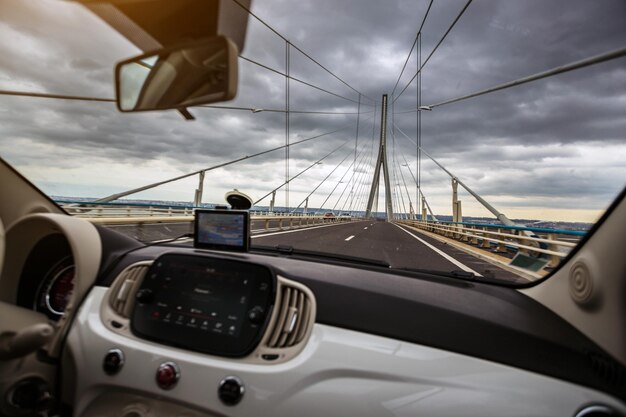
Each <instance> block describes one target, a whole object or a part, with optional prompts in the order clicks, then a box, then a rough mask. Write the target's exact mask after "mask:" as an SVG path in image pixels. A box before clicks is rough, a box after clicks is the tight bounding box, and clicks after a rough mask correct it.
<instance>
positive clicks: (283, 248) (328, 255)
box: [251, 245, 389, 268]
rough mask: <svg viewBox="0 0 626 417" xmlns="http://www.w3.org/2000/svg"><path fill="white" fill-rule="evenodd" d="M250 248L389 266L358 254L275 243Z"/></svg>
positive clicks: (283, 253)
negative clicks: (313, 249) (273, 244)
mask: <svg viewBox="0 0 626 417" xmlns="http://www.w3.org/2000/svg"><path fill="white" fill-rule="evenodd" d="M251 249H252V250H261V251H269V252H273V253H278V254H281V255H295V256H304V257H314V258H324V259H329V260H337V261H344V262H351V263H358V264H364V265H373V266H378V267H382V268H389V264H388V263H387V262H385V261H381V260H378V259H368V258H361V257H358V256H351V255H341V254H337V253H327V252H317V251H312V250H307V249H296V248H294V247H293V246H291V245H276V246H253V247H252V248H251Z"/></svg>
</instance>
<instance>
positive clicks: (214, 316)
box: [131, 254, 274, 356]
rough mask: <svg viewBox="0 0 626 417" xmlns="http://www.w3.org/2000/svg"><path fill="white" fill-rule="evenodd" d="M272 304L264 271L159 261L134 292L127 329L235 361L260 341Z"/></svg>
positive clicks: (185, 258)
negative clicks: (128, 327)
mask: <svg viewBox="0 0 626 417" xmlns="http://www.w3.org/2000/svg"><path fill="white" fill-rule="evenodd" d="M273 301H274V278H273V275H272V273H271V272H270V271H269V270H268V269H267V268H265V267H263V266H260V265H256V264H250V263H247V262H239V261H231V260H224V259H214V258H210V257H205V256H189V255H175V254H169V255H163V256H162V257H160V258H158V259H157V260H156V261H155V262H154V264H153V265H152V266H151V267H150V270H149V271H148V273H147V274H146V277H145V278H144V280H143V282H142V284H141V287H140V289H139V291H138V292H137V296H136V304H135V308H134V311H133V317H132V321H131V329H132V331H133V332H134V333H135V334H137V335H138V336H142V337H144V338H147V339H153V340H157V341H160V342H164V343H166V344H170V345H175V346H180V347H184V348H187V349H191V350H197V351H201V352H207V353H214V354H220V355H226V356H240V355H243V354H246V353H247V352H249V350H250V349H253V348H254V347H255V344H256V342H258V340H259V339H260V336H261V331H262V329H263V328H264V323H265V318H266V317H268V313H269V311H270V310H271V307H272V304H273Z"/></svg>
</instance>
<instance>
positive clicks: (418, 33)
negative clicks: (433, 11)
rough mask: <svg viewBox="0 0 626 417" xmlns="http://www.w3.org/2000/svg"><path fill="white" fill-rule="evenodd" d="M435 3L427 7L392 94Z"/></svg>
mask: <svg viewBox="0 0 626 417" xmlns="http://www.w3.org/2000/svg"><path fill="white" fill-rule="evenodd" d="M432 5H433V0H430V3H429V4H428V9H426V13H425V14H424V18H423V19H422V23H421V24H420V28H419V29H418V30H417V34H416V35H415V40H414V41H413V45H412V46H411V50H409V54H408V55H407V57H406V61H404V65H403V66H402V71H400V75H398V80H397V81H396V85H394V86H393V90H392V91H391V95H392V96H393V93H395V92H396V88H398V83H399V82H400V79H401V78H402V74H404V70H405V69H406V64H407V63H408V62H409V58H411V54H412V53H413V49H414V48H415V45H416V44H417V38H419V37H420V36H421V34H422V28H423V27H424V23H426V18H427V17H428V12H430V8H431V6H432Z"/></svg>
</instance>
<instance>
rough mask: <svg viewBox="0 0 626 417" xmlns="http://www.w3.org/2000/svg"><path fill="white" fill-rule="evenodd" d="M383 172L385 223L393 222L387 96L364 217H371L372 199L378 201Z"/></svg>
mask: <svg viewBox="0 0 626 417" xmlns="http://www.w3.org/2000/svg"><path fill="white" fill-rule="evenodd" d="M381 170H382V171H383V177H384V178H385V212H386V218H387V221H390V220H393V204H392V199H391V186H390V180H389V164H388V163H387V94H383V100H382V111H381V112H380V144H379V146H378V158H377V159H376V166H375V167H374V179H373V181H372V188H371V189H370V195H369V198H368V199H367V210H366V211H365V217H371V216H372V205H373V204H374V198H376V199H378V192H377V191H378V187H379V183H380V171H381Z"/></svg>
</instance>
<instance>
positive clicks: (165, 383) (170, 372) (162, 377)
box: [156, 362, 180, 390]
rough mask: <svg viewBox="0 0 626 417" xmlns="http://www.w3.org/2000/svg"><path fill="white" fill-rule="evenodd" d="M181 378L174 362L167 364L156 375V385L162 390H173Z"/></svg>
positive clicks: (163, 364) (161, 366)
mask: <svg viewBox="0 0 626 417" xmlns="http://www.w3.org/2000/svg"><path fill="white" fill-rule="evenodd" d="M179 378H180V371H179V369H178V366H177V365H176V364H175V363H174V362H165V363H162V364H161V365H160V366H159V369H157V373H156V383H157V385H158V386H159V387H160V388H162V389H166V390H167V389H172V388H174V386H175V385H176V383H177V382H178V379H179Z"/></svg>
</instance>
